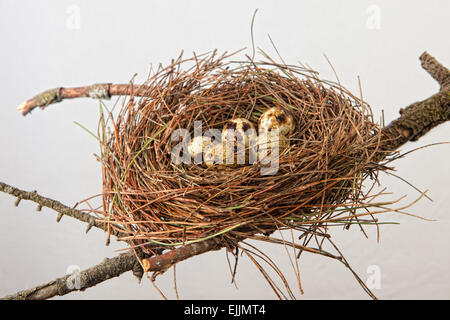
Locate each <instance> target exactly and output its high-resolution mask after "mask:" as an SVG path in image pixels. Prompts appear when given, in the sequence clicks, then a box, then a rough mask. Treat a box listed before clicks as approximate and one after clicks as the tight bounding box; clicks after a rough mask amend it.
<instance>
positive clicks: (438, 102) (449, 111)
mask: <svg viewBox="0 0 450 320" xmlns="http://www.w3.org/2000/svg"><path fill="white" fill-rule="evenodd" d="M420 61H421V63H422V67H423V68H424V69H425V70H426V71H427V72H428V73H429V74H430V75H431V76H432V77H433V78H434V79H435V80H436V81H437V82H438V83H439V85H440V91H439V92H438V93H437V94H435V95H433V96H431V97H429V98H427V99H425V100H423V101H420V102H415V103H413V104H411V105H410V106H408V107H406V108H404V109H400V117H399V118H398V119H396V120H394V121H392V122H391V123H390V124H389V125H388V126H386V127H385V128H384V129H383V137H384V138H383V141H382V145H381V147H382V148H383V149H384V150H386V151H394V150H395V149H397V148H399V147H400V146H402V145H403V144H404V143H406V142H408V141H416V140H417V139H419V138H420V137H421V136H423V135H424V134H426V133H427V132H428V131H430V130H431V129H432V128H434V127H435V126H437V125H439V124H441V123H443V122H445V121H448V120H450V80H449V79H450V72H449V70H448V69H447V68H445V67H444V66H442V65H441V64H440V63H439V62H438V61H437V60H436V59H435V58H433V57H432V56H430V55H429V54H428V53H426V52H425V53H423V54H422V55H421V56H420ZM127 88H129V87H128V86H127V85H113V84H105V85H94V86H86V87H79V88H71V89H64V88H57V89H53V91H48V92H44V93H42V94H40V95H38V96H36V97H34V98H32V99H30V100H28V101H26V102H25V103H23V104H22V105H20V106H19V108H18V109H19V111H21V112H22V114H24V115H26V114H28V113H29V112H31V111H32V110H33V109H34V108H36V107H42V108H44V107H46V106H47V105H48V104H50V103H54V102H59V101H61V100H62V99H64V98H76V97H87V96H91V97H95V98H102V97H109V96H111V95H114V94H121V95H123V94H125V95H126V94H129V93H130V92H129V91H127V90H129V89H127ZM136 88H137V89H136V92H134V94H135V95H138V96H139V95H143V96H145V87H144V86H143V87H139V86H137V87H136ZM96 90H97V93H95V91H96ZM49 92H50V93H49ZM0 186H1V185H0ZM224 245H225V244H224V243H223V242H221V241H219V240H218V239H217V238H212V239H209V240H206V241H202V242H198V243H194V244H190V245H186V246H182V247H179V248H177V249H174V250H171V251H169V252H166V253H163V254H161V255H157V256H153V257H150V258H147V259H143V260H142V266H143V268H144V270H145V271H164V270H167V268H169V267H170V266H172V265H174V264H176V263H177V262H180V261H183V260H185V259H188V258H190V257H193V256H195V255H198V254H202V253H205V252H208V251H211V250H218V249H220V248H221V247H223V246H224ZM119 257H120V256H119ZM119 257H118V258H117V259H119ZM127 257H128V258H126V259H127V262H126V263H123V262H120V261H119V260H115V259H111V260H108V261H105V262H104V263H103V266H102V267H100V268H99V270H104V269H107V268H112V269H111V270H114V271H115V272H112V273H109V272H102V271H99V272H98V273H97V272H94V274H95V276H94V277H93V278H95V279H96V280H95V281H93V282H87V283H94V282H95V284H98V283H100V282H102V281H105V280H107V279H110V278H111V274H117V275H119V274H120V273H123V272H126V271H129V270H131V269H133V268H134V266H135V264H136V262H137V258H135V257H134V256H131V255H128V256H127ZM100 265H102V264H100ZM100 265H99V266H100ZM99 266H96V267H93V268H91V269H95V268H97V267H99ZM91 269H88V270H86V271H83V272H87V273H88V274H92V273H89V272H90V270H91ZM108 270H109V269H108ZM141 270H142V269H141ZM102 277H103V278H102ZM62 279H64V278H62ZM56 282H58V280H56ZM95 284H94V285H95ZM55 285H56V284H55V282H51V283H49V284H47V285H44V286H40V287H37V288H38V289H37V291H40V290H44V288H48V287H49V286H50V287H52V288H53V289H51V292H53V293H55V292H58V294H59V293H63V294H65V293H64V292H66V291H64V290H65V289H58V290H61V291H58V290H56V289H54V286H55ZM87 287H89V286H86V288H87ZM58 288H60V287H58ZM45 290H47V289H45ZM29 291H30V292H29ZM37 291H36V288H34V289H30V290H25V291H22V293H17V294H15V295H12V296H9V297H7V298H24V297H25V298H27V297H28V298H36V297H37V298H45V297H49V295H46V294H37V293H36V292H37ZM68 292H70V291H67V292H66V293H68ZM55 295H56V294H55Z"/></svg>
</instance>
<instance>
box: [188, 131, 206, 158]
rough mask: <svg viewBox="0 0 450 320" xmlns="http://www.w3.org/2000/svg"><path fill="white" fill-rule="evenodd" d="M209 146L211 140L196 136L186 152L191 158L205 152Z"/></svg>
mask: <svg viewBox="0 0 450 320" xmlns="http://www.w3.org/2000/svg"><path fill="white" fill-rule="evenodd" d="M210 145H211V138H210V137H205V136H196V137H194V139H192V140H191V142H190V143H189V145H188V151H189V154H190V155H191V157H192V158H194V157H195V156H196V155H198V154H200V153H203V152H205V151H206V150H207V149H208V147H209V146H210Z"/></svg>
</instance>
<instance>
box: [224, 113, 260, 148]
mask: <svg viewBox="0 0 450 320" xmlns="http://www.w3.org/2000/svg"><path fill="white" fill-rule="evenodd" d="M256 139H257V133H256V130H255V126H254V125H253V123H251V122H250V121H248V120H247V119H243V118H237V119H232V120H229V121H227V122H226V123H225V125H224V127H223V130H222V142H226V143H230V144H231V143H233V144H234V145H236V144H238V143H242V144H243V145H245V146H246V147H248V146H249V145H250V144H251V143H252V141H253V142H254V141H256Z"/></svg>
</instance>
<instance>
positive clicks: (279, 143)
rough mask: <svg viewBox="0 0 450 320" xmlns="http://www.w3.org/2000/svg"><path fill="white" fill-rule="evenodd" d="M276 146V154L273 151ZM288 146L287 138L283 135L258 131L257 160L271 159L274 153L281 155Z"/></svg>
mask: <svg viewBox="0 0 450 320" xmlns="http://www.w3.org/2000/svg"><path fill="white" fill-rule="evenodd" d="M276 148H278V154H277V153H276V152H275V151H274V150H276ZM288 148H289V138H287V137H286V136H284V135H276V134H271V133H270V132H260V134H259V136H258V161H262V160H264V159H266V160H271V159H272V158H273V157H274V156H275V155H277V156H281V155H282V154H283V153H284V152H285V151H286V149H288Z"/></svg>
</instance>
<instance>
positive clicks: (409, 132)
mask: <svg viewBox="0 0 450 320" xmlns="http://www.w3.org/2000/svg"><path fill="white" fill-rule="evenodd" d="M420 61H421V62H422V67H423V68H424V69H425V70H426V71H427V72H428V73H429V74H430V75H431V76H432V77H433V78H434V79H435V80H436V81H437V82H438V83H439V84H440V86H441V88H440V91H439V92H438V93H436V94H435V95H432V96H431V97H429V98H428V99H425V100H423V101H419V102H415V103H413V104H411V105H409V106H408V107H406V108H404V109H403V108H402V109H400V117H399V118H397V119H396V120H394V121H392V122H391V123H390V124H389V125H388V126H386V127H385V128H383V133H384V136H385V139H384V140H383V145H382V148H384V149H385V150H390V151H393V150H396V149H398V148H399V147H400V146H402V145H403V144H404V143H406V142H408V141H416V140H418V139H419V138H420V137H422V136H423V135H425V134H426V133H428V132H429V131H430V130H431V129H433V128H434V127H436V126H438V125H440V124H442V123H444V122H445V121H448V120H450V71H449V70H448V69H447V68H445V67H444V66H442V65H441V64H440V63H439V62H438V61H437V60H436V59H435V58H433V57H432V56H430V55H429V54H428V53H426V52H424V53H423V54H422V55H421V56H420Z"/></svg>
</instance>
